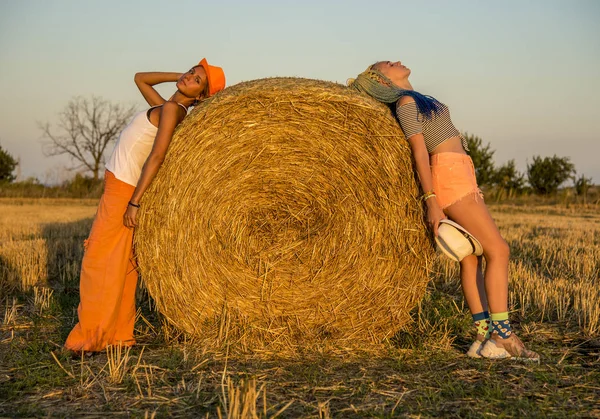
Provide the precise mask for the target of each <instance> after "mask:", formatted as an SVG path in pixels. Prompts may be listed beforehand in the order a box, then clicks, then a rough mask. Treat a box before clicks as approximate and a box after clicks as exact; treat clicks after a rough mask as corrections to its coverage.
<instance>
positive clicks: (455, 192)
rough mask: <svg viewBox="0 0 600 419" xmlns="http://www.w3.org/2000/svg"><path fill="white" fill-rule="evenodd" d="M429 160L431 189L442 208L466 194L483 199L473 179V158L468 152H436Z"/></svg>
mask: <svg viewBox="0 0 600 419" xmlns="http://www.w3.org/2000/svg"><path fill="white" fill-rule="evenodd" d="M430 161H431V176H432V178H433V191H434V192H435V195H436V199H437V201H438V203H439V204H440V207H442V209H445V208H448V207H449V206H450V205H452V204H454V203H456V202H458V201H460V200H461V199H463V198H465V197H466V196H472V197H473V198H474V199H475V200H478V199H483V193H482V192H481V190H480V189H479V187H478V186H477V180H476V179H475V167H474V166H473V160H471V157H470V156H469V155H468V154H462V153H438V154H434V155H433V156H431V159H430Z"/></svg>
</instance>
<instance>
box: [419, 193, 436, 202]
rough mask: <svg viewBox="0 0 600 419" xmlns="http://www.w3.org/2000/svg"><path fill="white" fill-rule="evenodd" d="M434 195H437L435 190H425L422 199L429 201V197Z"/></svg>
mask: <svg viewBox="0 0 600 419" xmlns="http://www.w3.org/2000/svg"><path fill="white" fill-rule="evenodd" d="M432 196H436V195H435V192H433V191H429V192H425V193H424V194H423V195H421V199H422V200H423V201H427V200H428V199H429V198H431V197H432Z"/></svg>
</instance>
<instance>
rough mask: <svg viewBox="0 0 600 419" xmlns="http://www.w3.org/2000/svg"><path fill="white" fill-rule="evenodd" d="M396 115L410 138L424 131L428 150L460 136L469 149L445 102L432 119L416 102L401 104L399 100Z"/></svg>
mask: <svg viewBox="0 0 600 419" xmlns="http://www.w3.org/2000/svg"><path fill="white" fill-rule="evenodd" d="M396 115H397V116H398V121H400V127H401V128H402V131H404V136H405V137H406V138H407V139H408V138H410V137H412V136H413V135H415V134H420V133H422V134H423V138H424V139H425V147H427V151H428V152H430V153H431V152H432V151H433V150H434V149H435V148H436V147H437V146H439V145H440V144H442V143H443V142H444V141H446V140H447V139H449V138H452V137H460V139H461V141H462V146H463V147H464V149H465V150H466V151H469V147H468V145H467V141H466V140H465V138H464V137H463V136H462V135H461V133H460V132H459V131H458V130H457V129H456V128H455V127H454V124H453V123H452V120H451V119H450V111H449V110H448V107H447V106H446V105H444V104H443V103H442V109H441V111H440V113H438V114H437V115H436V116H434V117H433V118H431V119H426V118H424V117H423V115H421V114H419V111H418V109H417V104H416V103H415V102H408V103H405V104H404V105H400V101H398V103H397V104H396Z"/></svg>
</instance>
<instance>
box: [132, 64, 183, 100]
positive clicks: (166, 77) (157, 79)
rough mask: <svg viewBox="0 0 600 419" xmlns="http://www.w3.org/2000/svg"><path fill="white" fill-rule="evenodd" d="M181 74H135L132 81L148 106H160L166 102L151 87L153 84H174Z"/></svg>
mask: <svg viewBox="0 0 600 419" xmlns="http://www.w3.org/2000/svg"><path fill="white" fill-rule="evenodd" d="M180 77H181V73H163V72H157V71H153V72H149V73H136V74H135V77H134V78H133V80H134V81H135V84H136V86H137V87H138V89H140V92H141V93H142V96H144V99H146V102H148V104H149V105H150V106H157V105H162V104H163V103H165V102H166V100H165V99H164V98H163V97H162V96H161V95H160V94H159V93H158V92H157V91H156V89H155V88H154V87H152V86H154V85H155V84H160V83H165V82H175V81H177V80H179V78H180Z"/></svg>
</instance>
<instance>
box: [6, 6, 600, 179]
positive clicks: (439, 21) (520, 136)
mask: <svg viewBox="0 0 600 419" xmlns="http://www.w3.org/2000/svg"><path fill="white" fill-rule="evenodd" d="M599 22H600V1H599V0H569V1H567V0H562V1H555V0H508V1H502V2H491V1H476V0H472V1H466V0H453V1H445V0H443V1H442V0H429V1H427V2H422V1H416V0H413V1H401V0H394V1H388V0H380V1H377V2H366V1H355V0H347V1H342V0H339V1H328V0H321V1H315V0H303V1H288V0H277V1H276V0H272V1H265V0H253V1H242V0H220V1H214V2H204V1H197V0H196V1H193V0H188V1H178V2H172V1H160V2H159V1H154V0H145V1H116V0H102V1H96V0H85V1H80V0H69V1H67V0H53V1H47V0H38V1H33V0H19V1H9V0H0V92H2V100H1V101H0V144H1V145H2V147H4V148H5V149H7V150H8V151H9V152H10V153H11V154H13V155H14V156H19V157H20V158H21V162H22V171H23V175H24V176H37V177H38V178H39V179H40V180H42V181H52V180H53V179H54V178H56V176H57V173H58V172H60V171H61V170H62V168H63V167H65V166H68V165H69V161H68V159H65V158H57V157H52V158H47V157H44V156H43V154H42V151H41V143H40V135H41V132H40V130H39V129H38V127H37V122H46V121H48V122H51V123H52V122H54V121H56V119H57V113H58V112H59V111H60V110H61V109H62V108H63V107H64V106H65V105H66V103H67V102H68V101H69V99H70V98H71V97H73V96H75V95H83V96H89V95H92V94H94V95H99V96H102V97H104V98H105V99H108V100H111V101H115V102H124V103H134V104H137V105H138V106H139V108H140V109H142V108H143V106H144V102H143V100H142V98H141V96H140V95H139V93H138V91H137V89H136V87H135V85H134V83H133V75H134V73H135V72H137V71H151V70H157V71H184V70H186V69H187V68H189V67H190V66H191V65H192V64H194V63H196V62H197V61H198V60H199V59H200V58H201V57H203V56H206V57H207V58H208V59H209V61H210V62H213V63H215V64H218V65H221V66H222V67H224V69H225V71H226V74H227V79H228V84H229V85H232V84H235V83H238V82H240V81H243V80H252V79H256V78H262V77H268V76H301V77H309V78H317V79H324V80H332V81H338V82H344V81H345V80H346V78H348V77H351V76H354V75H356V74H357V73H358V72H360V71H362V70H363V69H364V68H365V67H366V66H367V65H369V64H370V63H372V62H374V61H377V60H388V59H389V60H401V61H402V62H403V63H404V64H406V65H407V66H408V67H410V68H411V69H412V75H411V81H412V84H413V86H414V87H415V89H416V90H419V91H421V92H423V93H427V94H431V95H433V96H435V97H437V98H438V99H440V100H442V101H443V102H445V103H446V104H448V105H449V106H450V109H451V112H452V115H453V120H454V123H455V125H456V126H457V127H458V128H459V129H460V130H461V131H467V132H469V133H473V134H476V135H478V136H480V137H482V139H483V140H484V142H490V143H491V145H492V148H493V149H495V150H496V154H495V159H496V163H497V164H501V163H504V162H506V161H507V160H509V159H512V158H514V159H515V160H516V162H517V166H518V167H519V168H520V169H521V170H523V169H525V167H526V162H527V160H528V159H529V161H531V157H532V156H533V155H541V156H551V155H553V154H557V155H559V156H569V157H571V160H572V161H573V163H575V166H576V169H577V170H578V172H579V173H584V174H586V175H587V176H591V177H593V179H594V182H596V183H600V163H598V161H599V153H600V122H599V121H600V76H599V74H600V24H599ZM171 89H172V86H167V87H166V88H163V90H162V91H163V92H164V93H165V94H168V93H169V92H170V90H171Z"/></svg>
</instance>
